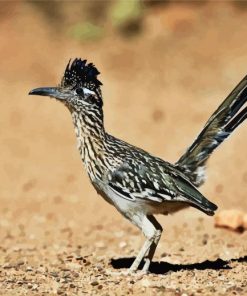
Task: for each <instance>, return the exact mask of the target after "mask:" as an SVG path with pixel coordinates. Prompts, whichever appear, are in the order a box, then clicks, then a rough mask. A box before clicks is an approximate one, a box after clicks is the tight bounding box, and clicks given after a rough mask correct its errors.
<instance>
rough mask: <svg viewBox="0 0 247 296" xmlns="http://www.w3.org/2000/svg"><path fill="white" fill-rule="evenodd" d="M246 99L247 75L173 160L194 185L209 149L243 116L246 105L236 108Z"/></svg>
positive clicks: (200, 181) (200, 178)
mask: <svg viewBox="0 0 247 296" xmlns="http://www.w3.org/2000/svg"><path fill="white" fill-rule="evenodd" d="M246 101H247V76H245V77H244V79H243V80H242V81H241V82H240V83H239V84H238V85H237V86H236V87H235V89H234V90H233V91H232V92H231V93H230V94H229V96H228V97H227V98H226V99H225V100H224V101H223V103H222V104H221V105H220V106H219V107H218V109H217V110H216V111H215V112H214V113H213V114H212V116H211V117H210V118H209V120H208V121H207V123H206V125H205V127H204V128H203V130H202V131H201V133H200V134H199V136H198V137H197V138H196V140H195V141H194V142H193V144H192V145H191V146H190V147H189V149H188V150H187V151H186V152H185V153H184V154H183V155H182V157H181V158H180V159H179V160H178V161H177V162H176V166H177V167H178V169H180V170H181V171H183V172H184V173H185V174H186V175H187V176H188V177H189V179H190V181H191V182H192V183H193V184H194V185H195V186H197V187H199V186H200V185H202V184H203V183H204V181H205V173H204V169H205V164H206V162H207V160H208V158H209V156H210V155H211V154H212V152H213V151H214V150H215V149H216V148H217V147H218V146H219V145H220V144H221V143H222V142H223V141H224V140H225V139H226V138H227V137H228V136H229V135H230V134H231V133H232V132H233V131H234V130H235V129H236V128H237V127H238V126H239V125H240V124H241V123H242V122H243V121H244V120H245V119H246V118H247V107H245V108H243V109H242V110H241V111H239V110H240V109H241V108H242V107H243V105H244V104H245V103H246Z"/></svg>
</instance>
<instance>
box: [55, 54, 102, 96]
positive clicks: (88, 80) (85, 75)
mask: <svg viewBox="0 0 247 296" xmlns="http://www.w3.org/2000/svg"><path fill="white" fill-rule="evenodd" d="M99 74H100V72H99V71H98V70H97V68H96V67H95V66H94V65H93V64H92V63H88V64H87V60H81V59H77V58H76V59H74V60H73V61H72V63H71V60H70V61H69V63H68V65H67V67H66V69H65V72H64V75H63V78H62V83H61V86H62V87H72V88H73V87H86V88H88V89H90V90H93V91H96V90H99V88H100V86H101V85H102V83H101V82H100V81H99V80H98V79H97V76H98V75H99Z"/></svg>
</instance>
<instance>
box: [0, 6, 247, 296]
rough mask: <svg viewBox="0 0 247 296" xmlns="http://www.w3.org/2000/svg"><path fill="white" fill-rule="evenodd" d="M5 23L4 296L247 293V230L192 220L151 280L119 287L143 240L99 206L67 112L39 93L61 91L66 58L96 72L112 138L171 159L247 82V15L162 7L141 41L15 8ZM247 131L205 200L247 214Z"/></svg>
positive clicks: (173, 235)
mask: <svg viewBox="0 0 247 296" xmlns="http://www.w3.org/2000/svg"><path fill="white" fill-rule="evenodd" d="M0 12H1V13H2V16H1V24H0V54H1V57H2V58H1V67H0V89H1V99H0V104H1V105H0V145H1V146H0V147H1V167H0V177H1V189H0V241H1V244H0V293H1V295H56V294H59V295H84V294H90V295H97V294H98V295H127V294H135V295H140V294H146V295H162V294H165V295H184V296H185V295H246V294H247V233H246V232H231V231H229V230H226V229H217V228H215V227H214V219H213V218H210V217H207V216H205V215H204V214H202V213H200V212H198V211H196V210H194V209H189V210H185V211H183V212H180V213H177V214H176V215H174V216H169V217H158V219H159V221H160V222H161V223H162V225H163V227H164V233H163V236H162V238H161V242H160V244H159V247H158V250H157V253H156V255H155V259H154V262H153V264H152V265H151V273H150V274H149V275H146V276H143V277H141V276H140V275H139V274H138V275H137V276H123V275H121V272H122V271H124V270H126V268H128V267H129V266H130V265H131V262H132V261H133V259H134V257H135V255H136V254H137V252H138V250H139V248H140V247H141V244H142V242H143V237H142V235H141V233H140V232H139V231H138V230H137V229H136V228H135V227H134V226H132V225H131V224H130V223H129V222H128V221H126V220H125V219H123V218H122V217H121V216H120V215H119V214H118V213H117V212H116V211H115V210H114V208H112V207H111V206H110V205H108V204H106V203H105V201H104V200H102V198H100V197H99V196H97V194H96V192H95V191H94V189H93V188H92V187H91V185H90V184H89V181H88V178H87V176H86V174H85V172H84V171H83V169H82V165H81V162H80V158H79V154H78V152H77V150H76V142H75V136H74V132H73V127H72V123H71V119H70V115H69V113H68V112H67V111H66V110H65V109H64V107H63V106H62V105H60V104H58V103H56V102H54V101H50V100H49V99H44V98H39V97H28V96H27V93H28V91H29V90H30V89H32V88H35V87H39V86H46V85H48V86H50V85H56V84H57V83H59V79H60V77H61V75H62V72H63V69H64V67H65V65H66V63H67V61H68V59H69V58H70V57H82V58H88V59H89V60H90V61H93V62H94V63H95V64H96V65H97V67H98V68H99V69H100V71H101V73H102V74H101V80H102V81H103V83H104V86H103V93H104V97H105V106H104V108H105V124H106V128H107V129H108V131H109V132H111V133H112V134H114V135H118V136H119V137H120V138H122V139H124V140H127V141H129V142H131V143H133V144H136V145H137V146H140V147H142V148H144V149H146V150H148V151H150V152H152V153H153V154H156V155H158V156H160V157H162V158H164V159H166V160H168V161H176V159H177V158H178V157H179V156H180V155H181V153H182V152H183V151H184V149H185V148H186V147H187V146H188V145H189V144H190V143H191V141H192V140H193V139H194V137H195V136H196V134H197V133H198V132H199V130H200V128H201V127H202V126H203V124H204V123H205V121H206V120H207V118H208V117H209V115H210V114H211V113H212V112H213V111H214V109H215V108H216V107H217V106H218V105H219V103H220V102H221V101H222V99H223V98H224V97H225V96H226V95H227V94H228V93H229V92H230V91H231V90H232V88H233V87H234V86H235V85H236V84H237V83H238V82H239V81H240V80H241V79H242V77H243V76H244V75H246V73H247V62H246V61H247V43H246V42H245V39H246V38H245V37H246V33H247V31H246V17H247V11H246V10H245V8H244V6H243V7H233V6H231V5H230V4H226V3H223V4H204V5H192V6H188V5H186V6H185V5H181V4H180V5H179V4H177V5H171V6H168V7H165V8H164V9H160V8H159V7H158V8H157V7H153V8H152V9H150V10H149V13H147V15H146V16H145V18H144V23H143V26H144V30H143V32H142V33H141V34H140V35H139V36H137V37H135V38H129V39H127V38H124V37H121V36H118V34H116V33H114V32H111V33H109V36H108V37H107V38H106V39H103V40H102V41H99V42H97V43H86V44H85V43H78V42H76V41H74V40H72V39H70V38H68V37H61V36H60V35H59V36H57V35H56V34H55V32H54V30H51V29H50V27H49V26H48V25H47V23H46V21H45V19H44V17H43V16H42V14H39V13H37V11H35V10H34V9H33V8H32V7H30V6H29V5H28V4H26V5H24V6H23V5H19V4H18V2H15V3H13V4H12V6H10V5H6V6H4V7H3V8H2V11H0ZM246 128H247V127H246V124H245V125H243V126H242V127H241V128H239V129H238V131H237V132H236V133H235V134H234V135H233V136H232V137H231V138H230V140H229V141H227V142H226V143H224V145H223V146H222V147H221V148H220V149H219V150H217V152H216V153H215V154H214V156H213V157H212V159H211V160H210V163H209V170H208V180H207V183H206V184H205V185H204V186H203V188H202V192H203V193H204V194H205V195H206V196H207V197H208V198H209V199H210V200H212V201H213V202H215V203H217V204H218V205H219V207H220V208H221V209H228V208H239V209H241V210H244V211H247V199H246V184H247V163H246V148H247V140H246V133H247V130H246Z"/></svg>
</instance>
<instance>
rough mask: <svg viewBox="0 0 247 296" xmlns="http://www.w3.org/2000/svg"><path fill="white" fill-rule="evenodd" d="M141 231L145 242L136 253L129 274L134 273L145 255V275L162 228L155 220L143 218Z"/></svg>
mask: <svg viewBox="0 0 247 296" xmlns="http://www.w3.org/2000/svg"><path fill="white" fill-rule="evenodd" d="M141 229H142V232H143V234H144V235H145V237H146V240H145V242H144V244H143V246H142V248H141V250H140V252H139V253H138V255H137V257H136V259H135V261H134V262H133V263H132V265H131V267H130V269H129V271H130V272H135V271H136V270H137V269H138V267H139V265H140V263H141V261H142V260H143V258H144V257H145V255H146V254H148V255H147V258H146V262H145V265H144V267H143V271H144V272H145V273H146V272H147V271H148V268H149V265H150V263H151V261H152V258H153V255H154V252H155V249H156V246H157V244H158V242H159V239H160V236H161V232H162V227H161V226H160V225H159V223H158V222H157V221H156V220H155V218H154V217H153V216H144V218H143V220H142V225H141Z"/></svg>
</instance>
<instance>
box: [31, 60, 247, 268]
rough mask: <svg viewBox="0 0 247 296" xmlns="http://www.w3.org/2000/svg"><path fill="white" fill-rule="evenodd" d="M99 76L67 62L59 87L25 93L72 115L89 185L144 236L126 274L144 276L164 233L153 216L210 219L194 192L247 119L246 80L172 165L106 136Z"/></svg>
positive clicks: (82, 63) (206, 204) (211, 208)
mask: <svg viewBox="0 0 247 296" xmlns="http://www.w3.org/2000/svg"><path fill="white" fill-rule="evenodd" d="M98 74H99V71H98V70H97V69H96V67H95V66H94V65H93V64H92V63H89V64H87V61H86V60H81V59H75V60H74V61H73V62H69V63H68V65H67V67H66V69H65V73H64V76H63V78H62V81H61V84H60V85H59V86H58V87H44V88H36V89H33V90H32V91H30V93H29V94H30V95H40V96H49V97H52V98H55V99H57V100H58V101H60V102H62V103H64V105H65V106H66V107H67V108H68V109H69V111H70V112H71V115H72V119H73V123H74V128H75V133H76V137H77V141H78V149H79V152H80V155H81V158H82V161H83V163H84V166H85V168H86V171H87V173H88V175H89V178H90V180H91V182H92V184H93V186H94V187H95V189H96V190H97V192H98V193H99V194H100V195H102V196H103V198H104V199H105V200H106V201H108V202H109V203H110V204H112V205H113V206H115V207H116V209H117V210H118V211H119V212H120V213H121V214H122V215H123V216H124V217H126V218H127V219H129V220H130V221H131V222H132V223H133V224H134V225H136V226H137V227H139V228H140V230H141V231H142V232H143V234H144V236H145V237H146V240H145V243H144V245H143V247H142V248H141V250H140V252H139V254H138V255H137V257H136V259H135V260H134V262H133V264H132V265H131V267H130V272H135V271H136V270H137V269H138V267H139V265H140V263H141V261H142V260H143V259H145V263H144V265H143V272H147V271H148V269H149V266H150V263H151V260H152V258H153V256H154V252H155V249H156V247H157V244H158V242H159V239H160V236H161V233H162V227H161V226H160V224H159V223H158V222H157V220H156V219H155V218H154V215H155V214H165V215H166V214H169V213H174V212H176V211H178V210H180V209H183V208H186V207H188V206H192V207H194V208H197V209H199V210H201V211H203V212H204V213H206V214H208V215H213V214H214V212H215V210H216V209H217V206H216V205H215V204H213V203H212V202H210V201H209V200H207V199H206V198H205V197H204V196H203V195H202V194H201V193H200V192H199V191H198V190H197V189H196V187H199V186H200V185H202V184H203V182H204V180H205V173H204V169H205V164H206V162H207V160H208V158H209V156H210V155H211V153H212V152H213V151H214V149H215V148H217V147H218V146H219V145H220V144H221V143H222V142H223V141H224V140H225V139H226V138H227V137H228V136H229V135H230V134H231V133H232V132H233V131H234V130H235V129H236V128H237V127H238V126H239V125H240V124H241V123H242V122H243V121H244V120H245V119H246V116H247V107H245V108H242V110H240V109H241V107H242V106H243V105H244V104H245V102H246V100H247V76H246V77H245V78H244V79H243V80H242V81H241V82H240V83H239V84H238V85H237V87H236V88H235V89H234V90H233V91H232V92H231V93H230V95H229V96H228V97H227V98H226V99H225V101H224V102H223V103H222V104H221V105H220V106H219V108H218V109H217V110H216V111H215V112H214V113H213V115H212V116H211V117H210V118H209V120H208V121H207V123H206V125H205V127H204V128H203V130H202V131H201V133H200V134H199V136H198V137H197V138H196V140H195V141H194V143H193V144H192V145H191V146H190V147H189V149H188V150H187V151H186V152H185V153H184V155H183V156H182V157H181V158H180V159H179V160H178V161H177V162H176V163H175V164H170V163H168V162H166V161H164V160H162V159H160V158H158V157H155V156H153V155H151V154H149V153H148V152H146V151H144V150H142V149H140V148H137V147H135V146H133V145H130V144H128V143H126V142H124V141H121V140H119V139H117V138H115V137H113V136H111V135H109V134H108V133H106V131H105V129H104V121H103V108H102V107H103V100H102V94H101V85H102V83H101V82H100V81H99V80H98V78H97V76H98Z"/></svg>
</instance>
